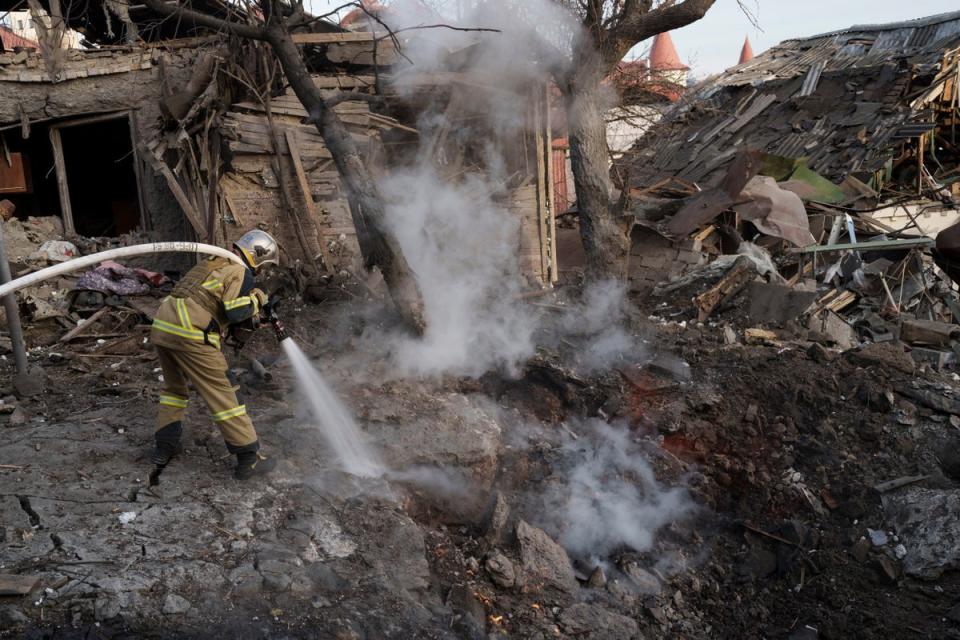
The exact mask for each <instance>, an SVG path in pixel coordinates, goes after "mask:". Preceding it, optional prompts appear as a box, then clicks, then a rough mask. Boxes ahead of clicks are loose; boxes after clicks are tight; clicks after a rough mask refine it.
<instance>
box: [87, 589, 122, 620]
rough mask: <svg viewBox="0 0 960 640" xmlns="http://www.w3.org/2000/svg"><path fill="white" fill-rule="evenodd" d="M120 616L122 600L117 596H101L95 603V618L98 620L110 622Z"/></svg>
mask: <svg viewBox="0 0 960 640" xmlns="http://www.w3.org/2000/svg"><path fill="white" fill-rule="evenodd" d="M118 615H120V600H119V599H118V598H116V597H115V596H112V595H108V594H101V595H99V596H97V599H96V601H94V603H93V616H94V618H96V619H97V620H110V619H111V618H116V617H117V616H118Z"/></svg>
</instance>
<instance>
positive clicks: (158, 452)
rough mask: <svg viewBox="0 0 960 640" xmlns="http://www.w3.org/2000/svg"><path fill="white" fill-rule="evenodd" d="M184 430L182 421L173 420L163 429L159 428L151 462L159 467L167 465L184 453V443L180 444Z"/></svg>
mask: <svg viewBox="0 0 960 640" xmlns="http://www.w3.org/2000/svg"><path fill="white" fill-rule="evenodd" d="M182 432H183V425H182V424H181V423H180V421H177V422H171V423H170V424H168V425H167V426H165V427H163V428H162V429H158V430H157V433H156V443H155V444H154V447H153V453H152V454H150V462H152V463H153V464H155V465H157V466H158V467H165V466H167V464H169V462H170V461H171V460H173V459H174V458H175V457H176V456H178V455H180V454H181V453H183V445H182V444H180V434H181V433H182Z"/></svg>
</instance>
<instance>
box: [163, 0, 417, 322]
mask: <svg viewBox="0 0 960 640" xmlns="http://www.w3.org/2000/svg"><path fill="white" fill-rule="evenodd" d="M145 2H146V5H147V6H148V7H150V8H151V9H152V10H153V11H155V12H157V13H159V14H161V15H165V16H176V17H177V18H179V19H181V20H189V21H191V22H193V23H194V24H196V25H198V26H204V27H208V28H211V29H216V30H218V31H223V32H227V33H230V34H232V35H234V36H237V37H241V38H248V39H252V40H260V41H263V42H266V43H267V44H268V45H269V46H270V48H271V50H272V51H273V53H274V55H275V56H276V58H277V61H278V62H279V64H280V68H281V69H283V72H284V75H285V76H286V79H287V81H288V82H289V83H290V86H291V87H292V88H293V90H294V92H295V93H296V95H297V97H298V98H299V99H300V102H302V103H303V106H304V108H305V109H306V110H307V112H308V113H309V114H310V119H311V121H312V122H313V124H314V126H316V128H317V131H318V132H319V133H320V135H321V137H322V138H323V141H324V144H325V145H326V147H327V149H328V150H329V151H330V154H331V156H332V157H333V161H334V164H335V165H336V167H337V171H338V172H339V174H340V177H341V178H342V180H343V183H344V186H345V187H346V191H347V199H348V201H349V203H350V214H351V217H352V218H353V223H354V226H355V228H356V231H357V241H358V243H359V245H360V252H361V253H362V254H363V259H364V264H365V266H366V267H367V268H368V269H371V268H373V267H377V268H378V269H379V270H380V272H381V274H383V279H384V282H385V283H386V285H387V289H388V290H389V292H390V297H391V298H392V299H393V302H394V304H395V305H396V307H397V309H398V311H399V312H400V315H401V316H402V317H403V319H404V321H405V322H406V323H407V325H408V326H409V327H411V328H412V329H413V330H414V331H415V332H417V333H418V334H422V333H423V331H424V329H425V328H426V317H425V315H424V308H423V297H422V295H421V292H420V287H419V285H418V284H417V280H416V275H415V274H414V272H413V270H412V269H411V268H410V265H409V263H408V262H407V260H406V258H405V257H404V255H403V252H402V251H401V249H400V245H399V243H398V242H397V240H396V238H395V237H394V236H393V234H392V233H391V232H390V231H389V229H388V228H387V226H386V221H385V206H384V201H383V197H382V196H381V194H380V191H379V189H378V188H377V184H376V182H375V181H374V180H373V178H372V176H371V175H370V171H369V170H368V169H367V167H366V166H365V165H364V163H363V160H362V158H361V156H360V150H359V149H358V148H357V145H356V143H355V142H354V141H353V138H352V137H351V136H350V132H349V131H348V130H347V128H346V126H345V125H344V124H343V121H342V120H341V119H340V118H339V117H338V116H337V113H336V111H335V110H334V108H333V105H332V104H330V103H329V102H328V101H327V100H326V99H325V98H324V97H323V95H322V94H321V93H320V90H319V89H318V88H317V87H316V85H315V84H314V83H313V80H312V78H311V77H310V70H309V69H308V68H307V65H306V63H305V62H304V59H303V56H302V55H301V53H300V50H299V49H298V48H297V45H296V44H295V43H294V42H293V38H292V37H291V30H292V28H295V27H296V26H297V25H298V24H302V23H303V22H304V21H305V20H307V18H305V17H304V14H303V13H302V12H293V11H291V7H290V6H289V5H284V4H283V3H281V2H278V1H277V0H261V2H260V5H259V7H260V11H261V13H262V15H263V23H262V24H248V23H241V22H235V21H231V20H226V19H222V18H219V17H216V16H212V15H208V14H205V13H202V12H199V11H196V10H193V9H189V8H187V7H185V6H183V5H180V4H172V3H171V4H167V3H166V2H164V0H145ZM285 14H286V15H290V16H291V17H289V18H287V17H284V15H285ZM291 14H293V15H291Z"/></svg>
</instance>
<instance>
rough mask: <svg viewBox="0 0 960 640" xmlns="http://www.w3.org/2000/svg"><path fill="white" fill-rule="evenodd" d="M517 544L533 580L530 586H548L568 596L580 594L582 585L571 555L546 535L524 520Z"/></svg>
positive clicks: (519, 525)
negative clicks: (575, 572) (573, 593)
mask: <svg viewBox="0 0 960 640" xmlns="http://www.w3.org/2000/svg"><path fill="white" fill-rule="evenodd" d="M517 542H518V544H519V545H520V560H521V562H522V563H523V569H524V571H525V572H526V574H527V577H528V578H529V580H528V586H533V587H534V588H536V587H537V586H548V587H553V588H556V589H559V590H561V591H566V592H573V591H576V590H577V588H578V587H579V584H578V583H577V578H576V575H575V574H574V571H573V565H572V564H571V562H570V558H569V557H568V556H567V552H566V551H564V550H563V547H561V546H560V545H559V544H557V543H556V542H554V541H553V539H552V538H551V537H550V536H548V535H547V534H546V532H545V531H543V530H542V529H537V528H536V527H532V526H530V525H529V524H527V523H526V522H524V521H523V520H521V521H519V522H518V523H517ZM529 583H532V584H529Z"/></svg>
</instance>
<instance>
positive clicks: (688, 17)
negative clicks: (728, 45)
mask: <svg viewBox="0 0 960 640" xmlns="http://www.w3.org/2000/svg"><path fill="white" fill-rule="evenodd" d="M557 1H558V2H560V4H563V5H564V6H566V7H576V8H571V10H572V11H578V12H579V13H578V16H577V17H578V18H579V21H580V23H581V25H582V27H583V29H582V30H581V34H580V35H579V36H578V37H577V38H576V40H575V42H574V43H573V47H572V52H573V56H572V60H573V63H572V66H571V67H570V68H569V69H566V70H563V71H561V72H557V71H555V72H554V76H555V78H556V81H557V84H558V86H559V87H560V90H561V92H562V93H563V97H564V103H565V106H566V112H567V126H568V134H569V139H570V159H571V168H572V170H573V181H574V187H575V189H576V194H577V207H578V214H579V217H580V235H581V238H582V239H583V247H584V251H585V252H586V257H587V272H588V276H589V277H591V278H592V279H618V280H623V279H626V277H627V266H628V265H627V262H628V259H629V255H630V237H629V234H630V225H629V223H628V222H627V220H626V218H625V217H624V211H623V204H618V203H615V202H613V201H612V199H611V191H612V183H611V180H610V169H609V151H608V148H607V129H606V118H605V113H604V111H605V108H606V107H607V105H606V104H604V102H603V98H602V96H603V94H604V92H603V87H602V84H603V82H604V80H605V79H606V78H607V77H608V76H609V75H610V74H611V73H613V72H614V71H615V70H616V68H617V65H618V64H619V63H620V62H621V61H622V60H623V58H624V56H626V55H627V53H628V52H629V51H630V49H632V48H633V47H634V46H636V45H637V44H639V43H640V42H642V41H644V40H646V39H647V38H651V37H653V36H655V35H657V34H658V33H662V32H664V31H670V30H671V29H677V28H680V27H683V26H685V25H688V24H690V23H692V22H695V21H697V20H699V19H700V18H702V17H703V16H704V15H705V14H706V12H707V10H709V9H710V7H712V6H713V4H714V2H715V1H716V0H682V1H679V2H675V1H673V0H662V1H660V2H656V1H655V0H589V1H585V2H577V3H569V2H565V1H561V0H557ZM620 202H621V203H625V202H626V199H621V201H620Z"/></svg>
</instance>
